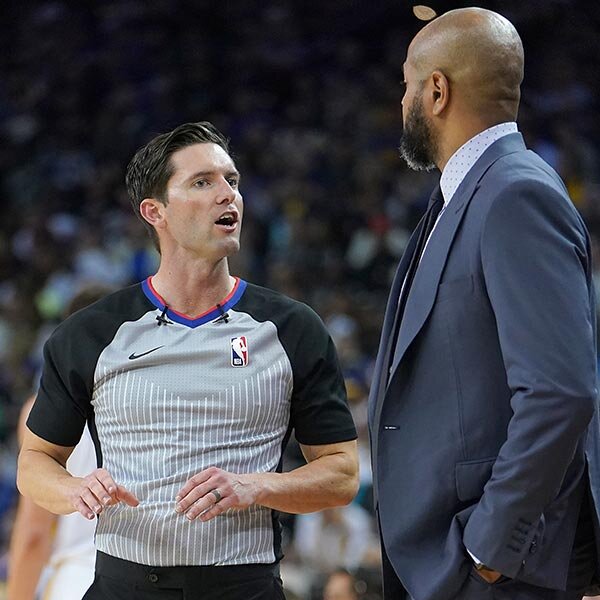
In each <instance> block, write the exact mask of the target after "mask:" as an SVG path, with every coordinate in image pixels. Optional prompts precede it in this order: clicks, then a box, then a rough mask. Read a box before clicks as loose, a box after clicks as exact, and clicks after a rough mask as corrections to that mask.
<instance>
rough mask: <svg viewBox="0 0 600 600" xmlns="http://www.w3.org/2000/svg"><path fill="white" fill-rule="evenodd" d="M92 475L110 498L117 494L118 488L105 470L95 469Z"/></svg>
mask: <svg viewBox="0 0 600 600" xmlns="http://www.w3.org/2000/svg"><path fill="white" fill-rule="evenodd" d="M94 475H95V477H96V479H97V480H98V481H99V482H100V483H101V484H102V485H103V486H104V489H105V490H106V491H107V492H108V493H109V494H110V495H111V496H112V495H114V494H116V493H117V487H118V486H117V484H116V483H115V480H114V479H113V478H112V476H111V474H110V473H109V472H108V471H107V470H106V469H97V470H96V472H95V473H94Z"/></svg>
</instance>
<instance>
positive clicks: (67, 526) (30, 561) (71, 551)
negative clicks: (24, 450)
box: [7, 287, 111, 600]
mask: <svg viewBox="0 0 600 600" xmlns="http://www.w3.org/2000/svg"><path fill="white" fill-rule="evenodd" d="M110 291H111V290H110V289H108V288H100V287H90V288H86V289H84V290H82V291H81V292H79V293H78V294H77V295H76V296H75V297H74V298H73V300H72V301H71V302H70V304H69V307H68V309H67V314H66V315H65V316H69V315H70V314H73V313H74V312H76V311H78V310H80V309H82V308H84V307H85V306H88V305H89V304H92V303H93V302H95V301H96V300H99V299H100V298H102V297H103V296H105V295H107V294H108V293H109V292H110ZM34 399H35V397H32V398H30V399H29V400H27V401H26V402H25V404H24V406H23V409H22V410H21V416H20V420H19V440H21V439H22V438H23V435H24V433H25V428H26V425H25V422H26V420H27V417H28V416H29V412H30V410H31V407H32V405H33V401H34ZM95 467H96V451H95V448H94V444H93V442H92V438H91V437H90V433H89V430H88V429H87V428H86V429H85V431H84V435H83V437H82V438H81V441H80V443H79V444H78V445H77V447H76V448H75V450H74V452H73V454H72V455H71V456H70V458H69V461H68V463H67V468H68V469H69V471H70V472H71V473H73V474H74V475H76V476H79V477H83V476H85V475H87V474H88V473H89V472H90V471H92V470H93V469H94V468H95ZM95 529H96V522H95V521H89V520H86V519H84V518H83V517H82V516H81V515H80V514H79V513H74V514H71V515H64V516H58V515H55V514H53V513H51V512H48V511H47V510H44V509H43V508H40V507H39V506H38V505H37V504H34V502H33V501H32V500H31V499H29V498H25V497H23V496H21V497H20V498H19V504H18V508H17V516H16V519H15V522H14V525H13V528H12V533H11V544H10V554H9V563H8V590H7V591H8V596H9V598H11V599H12V598H14V599H15V600H17V599H18V600H34V598H36V597H38V596H39V597H41V598H43V599H44V600H81V598H82V597H83V595H84V594H85V592H86V590H87V589H88V588H89V586H90V585H91V583H92V581H93V579H94V563H95V559H96V549H95V547H94V531H95Z"/></svg>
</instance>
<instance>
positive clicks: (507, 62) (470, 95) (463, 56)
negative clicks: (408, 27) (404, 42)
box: [407, 8, 524, 126]
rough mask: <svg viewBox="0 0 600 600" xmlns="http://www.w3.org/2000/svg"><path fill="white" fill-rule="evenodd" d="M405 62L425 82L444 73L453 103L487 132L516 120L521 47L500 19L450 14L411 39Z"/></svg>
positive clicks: (472, 12) (469, 12) (474, 12)
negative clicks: (483, 123)
mask: <svg viewBox="0 0 600 600" xmlns="http://www.w3.org/2000/svg"><path fill="white" fill-rule="evenodd" d="M407 61H410V62H411V64H412V66H413V67H414V68H415V70H416V72H417V74H418V77H419V78H421V79H423V80H425V79H427V78H428V77H429V76H430V75H431V73H432V72H433V71H440V72H441V73H443V74H444V75H445V76H446V78H447V79H448V81H449V83H450V88H451V101H453V102H457V103H459V104H460V108H461V110H463V111H466V112H470V113H471V114H473V115H477V116H479V117H481V118H483V119H485V120H487V121H489V123H488V124H489V125H490V126H491V125H494V124H496V123H502V122H504V121H514V120H515V119H516V117H517V112H518V107H519V100H520V85H521V82H522V81H523V63H524V56H523V44H522V42H521V38H520V37H519V34H518V33H517V31H516V29H515V28H514V26H513V25H512V23H511V22H510V21H508V20H507V19H506V18H504V17H503V16H501V15H499V14H497V13H495V12H492V11H490V10H485V9H482V8H462V9H457V10H451V11H449V12H447V13H445V14H443V15H441V16H440V17H438V18H437V19H435V20H434V21H432V22H430V23H429V24H428V25H427V26H425V27H424V28H423V29H422V30H421V31H420V32H419V33H418V34H417V35H416V36H415V38H414V40H413V41H412V43H411V45H410V48H409V52H408V57H407Z"/></svg>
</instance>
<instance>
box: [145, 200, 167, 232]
mask: <svg viewBox="0 0 600 600" xmlns="http://www.w3.org/2000/svg"><path fill="white" fill-rule="evenodd" d="M164 208H165V205H164V204H163V203H162V202H159V201H158V200H156V199H155V198H144V199H143V200H142V201H141V203H140V214H141V215H142V218H143V219H144V220H145V221H147V222H148V223H150V225H152V226H153V227H154V228H155V229H162V228H164V226H165V224H166V222H165V214H164Z"/></svg>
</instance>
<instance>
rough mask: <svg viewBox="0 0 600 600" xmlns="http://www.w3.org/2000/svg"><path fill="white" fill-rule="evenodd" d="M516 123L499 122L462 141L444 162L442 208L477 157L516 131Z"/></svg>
mask: <svg viewBox="0 0 600 600" xmlns="http://www.w3.org/2000/svg"><path fill="white" fill-rule="evenodd" d="M517 131H518V129H517V124H516V123H514V122H509V123H500V125H494V126H493V127H490V128H489V129H486V130H484V131H482V132H481V133H478V134H477V135H476V136H475V137H472V138H471V139H470V140H469V141H468V142H466V143H464V144H463V145H462V146H461V147H460V148H459V149H458V150H457V151H456V152H455V153H454V154H453V155H452V156H451V157H450V160H449V161H448V162H447V163H446V166H445V167H444V170H443V171H442V177H441V179H440V187H441V188H442V195H443V196H444V208H445V207H446V206H448V203H449V202H450V200H452V196H454V193H455V192H456V190H457V189H458V186H459V185H460V184H461V183H462V181H463V179H464V178H465V176H466V175H467V173H468V172H469V171H470V170H471V168H472V167H473V165H474V164H475V163H476V162H477V160H478V159H479V157H480V156H481V155H482V154H483V153H484V152H485V151H486V150H487V149H488V148H489V147H490V146H491V145H492V144H493V143H494V142H495V141H496V140H499V139H500V138H502V137H504V136H505V135H509V134H511V133H516V132H517Z"/></svg>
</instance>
